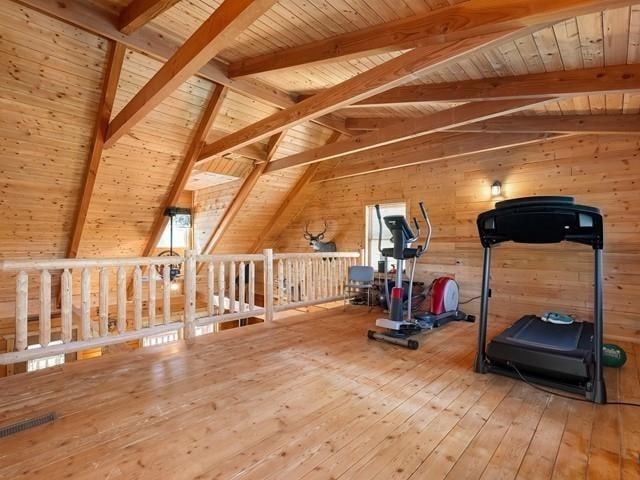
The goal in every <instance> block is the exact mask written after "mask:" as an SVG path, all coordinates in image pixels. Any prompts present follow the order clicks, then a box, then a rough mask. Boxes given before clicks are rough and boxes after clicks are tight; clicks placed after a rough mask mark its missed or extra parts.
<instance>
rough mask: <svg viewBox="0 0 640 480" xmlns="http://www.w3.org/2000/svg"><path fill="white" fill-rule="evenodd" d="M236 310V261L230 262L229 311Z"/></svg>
mask: <svg viewBox="0 0 640 480" xmlns="http://www.w3.org/2000/svg"><path fill="white" fill-rule="evenodd" d="M235 311H236V262H233V261H232V262H229V313H234V312H235Z"/></svg>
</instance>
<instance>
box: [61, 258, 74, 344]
mask: <svg viewBox="0 0 640 480" xmlns="http://www.w3.org/2000/svg"><path fill="white" fill-rule="evenodd" d="M61 282H62V285H61V287H60V293H61V299H60V327H61V331H62V333H61V339H62V343H69V342H70V341H71V339H72V331H71V326H72V324H71V322H72V319H73V318H72V315H73V313H72V309H71V272H70V271H69V269H67V268H65V269H64V272H62V278H61Z"/></svg>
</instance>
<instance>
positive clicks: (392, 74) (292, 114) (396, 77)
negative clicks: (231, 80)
mask: <svg viewBox="0 0 640 480" xmlns="http://www.w3.org/2000/svg"><path fill="white" fill-rule="evenodd" d="M518 32H519V31H518ZM514 34H515V33H514V31H508V32H500V33H496V34H490V35H481V36H477V37H473V38H470V39H465V40H460V41H458V42H453V43H449V44H445V45H438V46H433V47H422V48H417V49H415V50H411V51H409V52H407V53H404V54H402V55H400V56H398V57H395V58H393V59H391V60H389V61H387V62H385V63H383V64H381V65H378V66H376V67H374V68H372V69H370V70H367V71H366V72H363V73H361V74H360V75H356V76H354V77H352V78H350V79H348V80H345V81H344V82H342V83H340V84H338V85H336V86H334V87H332V88H329V89H327V90H325V91H323V92H321V93H318V94H317V95H314V96H313V97H310V98H307V99H306V100H303V101H302V102H300V103H298V104H297V105H295V106H293V107H290V108H287V109H285V110H283V111H281V112H278V113H275V114H273V115H271V116H269V117H267V118H264V119H262V120H260V121H258V122H256V123H254V124H252V125H249V126H247V127H245V128H242V129H240V130H239V131H237V132H235V133H233V134H231V135H228V136H226V137H224V138H222V139H220V140H218V141H216V142H213V143H211V144H209V145H207V146H206V147H204V148H203V149H202V155H201V160H205V159H206V158H208V157H211V156H215V155H221V154H224V153H227V152H232V151H233V150H235V149H238V148H240V147H243V146H245V145H248V144H250V143H253V142H256V141H258V140H261V139H263V138H267V137H269V136H270V135H273V134H275V133H278V132H281V131H283V130H285V129H288V128H291V127H294V126H295V125H298V124H300V123H303V122H306V121H308V120H310V119H312V118H314V117H317V116H319V115H323V114H325V113H328V112H330V111H333V110H335V109H338V108H340V107H343V106H345V105H349V104H351V103H355V102H358V101H360V100H363V99H365V98H367V97H370V96H372V95H376V94H377V93H381V92H383V91H385V90H388V89H389V88H393V87H394V86H396V85H399V84H401V83H403V82H406V81H407V79H409V78H411V77H412V76H414V75H416V74H419V73H424V72H426V71H429V70H433V69H436V68H440V67H442V66H443V65H445V64H447V63H449V62H454V61H456V60H457V59H459V58H460V57H462V56H464V55H468V54H470V53H473V52H475V51H478V50H479V49H482V48H486V47H490V46H494V45H497V44H498V43H500V42H502V41H504V40H505V39H507V38H511V37H512V36H513V35H514Z"/></svg>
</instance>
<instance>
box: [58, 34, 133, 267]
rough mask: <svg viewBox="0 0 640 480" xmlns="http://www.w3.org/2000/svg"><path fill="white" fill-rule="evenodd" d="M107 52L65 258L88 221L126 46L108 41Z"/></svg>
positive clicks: (72, 253)
mask: <svg viewBox="0 0 640 480" xmlns="http://www.w3.org/2000/svg"><path fill="white" fill-rule="evenodd" d="M109 43H110V50H109V54H108V56H107V67H106V70H105V75H104V81H103V83H102V93H101V94H100V101H99V103H98V112H97V116H96V123H95V127H94V134H93V142H92V144H91V149H90V150H89V161H88V162H87V170H86V172H85V176H84V186H83V188H82V194H81V196H80V203H79V206H78V210H77V212H76V217H75V221H74V222H73V231H72V233H71V240H70V242H69V246H68V247H67V258H75V257H77V256H78V250H79V248H80V241H81V240H82V233H83V231H84V227H85V224H86V221H87V214H88V212H89V206H90V204H91V199H92V197H93V189H94V187H95V185H96V177H97V175H98V169H99V167H100V160H101V158H102V150H103V147H104V140H105V136H106V134H107V128H108V127H109V119H110V118H111V109H112V108H113V101H114V99H115V96H116V91H117V90H118V79H119V78H120V72H121V70H122V63H123V62H124V54H125V50H126V47H125V46H124V45H122V44H121V43H117V42H109Z"/></svg>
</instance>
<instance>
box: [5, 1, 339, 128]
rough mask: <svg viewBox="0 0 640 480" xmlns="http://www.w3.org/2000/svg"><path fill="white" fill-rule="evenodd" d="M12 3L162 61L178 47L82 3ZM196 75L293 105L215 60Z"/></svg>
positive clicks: (326, 120) (335, 120) (326, 121)
mask: <svg viewBox="0 0 640 480" xmlns="http://www.w3.org/2000/svg"><path fill="white" fill-rule="evenodd" d="M14 1H15V2H16V3H19V4H21V5H24V6H26V7H28V8H31V9H33V10H36V11H38V12H41V13H44V14H45V15H49V16H50V17H53V18H56V19H58V20H60V21H63V22H65V23H68V24H70V25H72V26H74V27H78V28H82V29H83V30H86V31H88V32H91V33H93V34H95V35H99V36H101V37H104V38H108V39H110V40H113V41H116V42H120V43H122V44H123V45H126V46H127V47H128V48H130V49H132V50H136V51H139V52H142V53H145V54H147V55H149V56H151V57H153V58H155V59H157V60H160V61H162V62H165V61H166V60H167V59H168V58H170V57H171V56H172V55H173V54H174V53H175V52H176V51H177V50H178V49H179V48H180V45H179V44H178V43H176V42H174V41H172V40H171V39H169V38H167V37H166V35H162V33H161V32H159V31H156V30H154V29H153V28H151V27H149V26H143V27H141V28H139V29H138V30H136V31H135V32H133V33H132V34H130V35H125V34H124V33H122V32H121V31H120V30H119V29H118V22H119V18H118V15H116V14H114V13H113V12H110V11H108V10H106V9H103V8H100V7H98V6H96V5H94V4H90V3H88V2H83V1H82V0H64V2H62V1H60V2H54V1H51V0H14ZM197 74H198V75H199V76H201V77H202V78H206V79H207V80H211V81H212V82H215V83H219V84H221V85H224V86H226V87H229V89H230V90H233V91H234V92H238V93H241V94H243V95H247V96H249V97H252V98H257V99H259V100H260V101H262V102H264V103H267V104H269V105H271V106H274V107H277V108H287V107H290V106H292V105H294V104H295V103H296V102H295V100H294V99H293V98H292V97H291V96H290V95H289V94H287V93H285V92H283V91H280V90H278V89H276V88H274V87H272V86H270V85H266V84H264V83H262V82H260V81H258V80H255V79H251V78H246V79H234V80H231V79H230V78H229V77H228V76H227V67H226V65H224V64H223V63H221V62H218V61H216V60H215V59H214V60H211V61H210V62H209V63H207V64H205V65H203V66H202V67H201V68H200V69H199V71H198V72H197ZM313 121H314V122H315V123H317V124H319V125H323V126H325V127H328V128H331V129H332V130H336V131H339V132H342V133H344V134H346V135H351V132H350V131H349V130H347V129H346V128H345V126H344V120H343V119H341V118H339V117H335V116H333V115H323V116H321V117H318V118H316V119H314V120H313Z"/></svg>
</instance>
